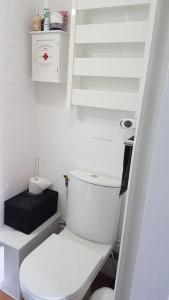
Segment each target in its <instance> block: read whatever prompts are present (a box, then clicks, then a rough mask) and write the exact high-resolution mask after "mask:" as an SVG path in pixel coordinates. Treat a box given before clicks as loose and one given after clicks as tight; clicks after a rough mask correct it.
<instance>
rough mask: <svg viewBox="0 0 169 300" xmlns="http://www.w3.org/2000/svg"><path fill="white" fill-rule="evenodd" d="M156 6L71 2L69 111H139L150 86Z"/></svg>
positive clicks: (151, 0) (126, 0) (149, 0)
mask: <svg viewBox="0 0 169 300" xmlns="http://www.w3.org/2000/svg"><path fill="white" fill-rule="evenodd" d="M156 1H157V0H92V1H91V0H85V1H84V0H73V1H72V2H73V3H72V15H71V30H70V31H71V34H70V51H69V74H68V92H67V105H68V107H69V108H70V107H71V105H76V106H88V107H98V108H106V109H113V110H124V111H132V112H135V111H136V110H137V107H138V105H139V103H140V101H142V97H143V92H144V86H145V81H146V75H147V69H148V62H149V55H150V49H151V41H152V36H153V28H154V21H155V16H156ZM101 79H103V80H101Z"/></svg>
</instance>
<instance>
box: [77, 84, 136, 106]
mask: <svg viewBox="0 0 169 300" xmlns="http://www.w3.org/2000/svg"><path fill="white" fill-rule="evenodd" d="M138 97H139V96H138V93H117V92H112V91H100V90H97V91H94V90H84V89H73V91H72V104H73V105H79V106H90V107H99V108H105V109H114V110H125V111H135V110H136V106H137V102H138Z"/></svg>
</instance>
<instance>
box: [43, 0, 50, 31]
mask: <svg viewBox="0 0 169 300" xmlns="http://www.w3.org/2000/svg"><path fill="white" fill-rule="evenodd" d="M49 30H50V10H49V5H48V1H45V5H44V31H49Z"/></svg>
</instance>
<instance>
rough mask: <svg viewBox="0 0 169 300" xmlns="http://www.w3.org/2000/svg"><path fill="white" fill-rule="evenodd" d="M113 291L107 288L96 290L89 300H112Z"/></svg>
mask: <svg viewBox="0 0 169 300" xmlns="http://www.w3.org/2000/svg"><path fill="white" fill-rule="evenodd" d="M113 299H114V291H113V290H112V289H109V288H106V287H104V288H101V289H99V290H97V291H96V292H95V293H94V294H93V295H92V296H91V298H90V300H113Z"/></svg>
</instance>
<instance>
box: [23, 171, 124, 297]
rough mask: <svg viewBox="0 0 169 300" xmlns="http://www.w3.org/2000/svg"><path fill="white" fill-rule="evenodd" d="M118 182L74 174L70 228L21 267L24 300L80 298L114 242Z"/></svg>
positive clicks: (100, 267) (50, 239)
mask: <svg viewBox="0 0 169 300" xmlns="http://www.w3.org/2000/svg"><path fill="white" fill-rule="evenodd" d="M119 190H120V181H119V180H118V179H114V178H111V177H105V176H102V175H98V174H93V173H90V172H86V171H80V170H74V171H72V172H71V174H70V181H69V188H68V206H67V218H66V225H67V227H66V228H65V229H64V230H63V231H62V232H61V233H60V234H59V235H56V234H53V235H52V236H50V237H49V238H48V239H47V240H46V241H45V242H44V243H42V244H41V245H40V246H39V247H38V248H36V249H35V250H34V251H33V252H32V253H31V254H30V255H28V256H27V257H26V259H25V260H24V261H23V263H22V265H21V268H20V285H21V291H22V295H23V298H24V300H63V299H64V300H81V299H82V298H83V297H84V295H85V294H86V292H87V290H88V288H89V287H90V285H91V283H92V282H93V280H94V279H95V277H96V276H97V274H98V273H99V271H100V270H101V269H102V267H103V265H104V263H105V262H106V260H107V258H108V257H109V254H110V252H111V250H112V248H113V246H114V243H115V241H116V234H117V227H118V220H119V213H120V199H119V196H118V195H119Z"/></svg>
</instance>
